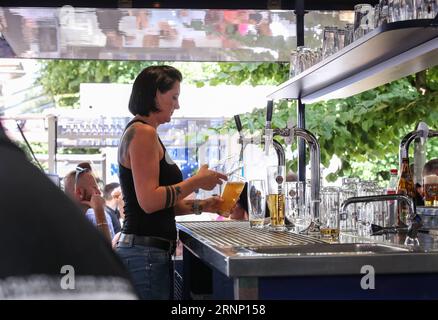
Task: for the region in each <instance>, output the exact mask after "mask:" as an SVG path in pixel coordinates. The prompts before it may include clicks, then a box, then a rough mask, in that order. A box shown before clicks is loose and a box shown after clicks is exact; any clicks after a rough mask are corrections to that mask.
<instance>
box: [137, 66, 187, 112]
mask: <svg viewBox="0 0 438 320" xmlns="http://www.w3.org/2000/svg"><path fill="white" fill-rule="evenodd" d="M176 81H179V82H181V81H182V75H181V72H179V71H178V70H177V69H175V68H174V67H171V66H150V67H147V68H145V69H143V71H142V72H140V74H139V75H138V76H137V78H135V81H134V84H133V85H132V92H131V97H130V99H129V112H131V113H132V114H133V115H134V116H135V115H136V114H139V115H141V116H148V115H149V114H150V113H151V112H159V111H160V109H158V107H157V105H156V104H155V95H156V93H157V90H159V91H160V92H161V93H166V92H167V91H169V90H170V89H172V87H173V85H174V84H175V82H176Z"/></svg>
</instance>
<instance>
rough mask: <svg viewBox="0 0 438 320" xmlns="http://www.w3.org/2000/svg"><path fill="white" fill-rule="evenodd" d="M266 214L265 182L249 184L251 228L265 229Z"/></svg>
mask: <svg viewBox="0 0 438 320" xmlns="http://www.w3.org/2000/svg"><path fill="white" fill-rule="evenodd" d="M265 213H266V187H265V181H264V180H250V181H249V182H248V217H249V226H250V227H251V228H263V226H264V222H265Z"/></svg>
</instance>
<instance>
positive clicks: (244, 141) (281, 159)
mask: <svg viewBox="0 0 438 320" xmlns="http://www.w3.org/2000/svg"><path fill="white" fill-rule="evenodd" d="M269 104H270V103H269V102H268V106H269ZM271 117H272V101H271ZM234 122H235V123H236V127H237V131H238V132H239V143H240V145H241V148H240V155H239V161H243V152H244V150H245V148H246V146H247V145H248V144H255V145H260V144H262V143H264V144H265V150H266V136H264V137H260V136H254V137H245V136H244V135H243V133H242V122H241V121H240V116H239V115H235V116H234ZM268 143H271V144H272V146H273V147H274V149H275V152H276V153H277V159H278V165H279V166H284V165H286V157H285V153H284V149H283V146H282V145H281V143H279V142H278V141H275V140H272V139H271V142H269V141H268Z"/></svg>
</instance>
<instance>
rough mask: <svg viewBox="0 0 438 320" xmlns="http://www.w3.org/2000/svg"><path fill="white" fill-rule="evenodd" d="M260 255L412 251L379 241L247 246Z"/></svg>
mask: <svg viewBox="0 0 438 320" xmlns="http://www.w3.org/2000/svg"><path fill="white" fill-rule="evenodd" d="M245 249H246V250H248V251H250V252H252V253H254V254H260V255H368V254H387V253H402V252H410V251H411V250H410V248H403V247H396V246H389V245H384V244H378V243H341V244H322V243H321V244H309V245H293V246H257V247H245Z"/></svg>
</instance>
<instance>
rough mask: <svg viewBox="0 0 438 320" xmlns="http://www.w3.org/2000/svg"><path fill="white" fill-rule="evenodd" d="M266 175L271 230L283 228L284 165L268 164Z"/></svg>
mask: <svg viewBox="0 0 438 320" xmlns="http://www.w3.org/2000/svg"><path fill="white" fill-rule="evenodd" d="M267 176H268V197H267V203H268V209H269V214H270V217H271V224H270V229H271V230H285V224H284V209H285V206H284V182H285V180H286V168H285V166H269V167H268V168H267Z"/></svg>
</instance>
